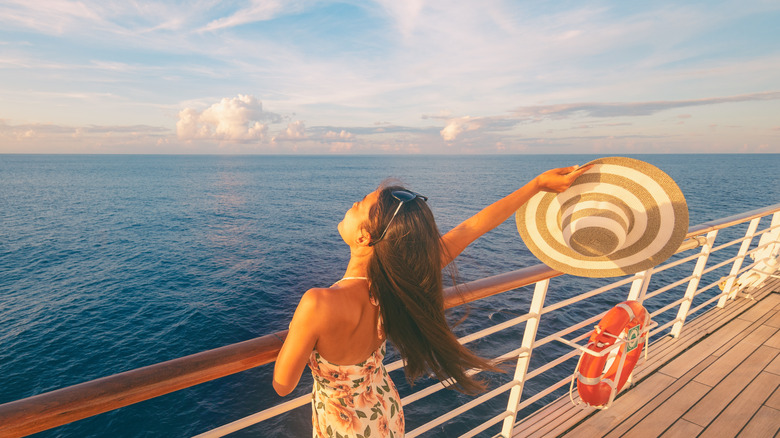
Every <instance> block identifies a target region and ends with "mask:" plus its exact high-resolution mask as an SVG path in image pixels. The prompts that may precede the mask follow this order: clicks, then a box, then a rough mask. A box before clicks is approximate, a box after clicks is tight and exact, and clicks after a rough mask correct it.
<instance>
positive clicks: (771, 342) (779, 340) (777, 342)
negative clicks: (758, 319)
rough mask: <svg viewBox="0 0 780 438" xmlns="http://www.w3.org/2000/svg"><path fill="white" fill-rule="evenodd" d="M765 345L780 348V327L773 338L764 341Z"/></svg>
mask: <svg viewBox="0 0 780 438" xmlns="http://www.w3.org/2000/svg"><path fill="white" fill-rule="evenodd" d="M764 345H766V346H767V347H772V348H778V349H780V329H778V331H776V332H775V334H774V335H772V337H771V338H769V339H767V340H766V342H764Z"/></svg>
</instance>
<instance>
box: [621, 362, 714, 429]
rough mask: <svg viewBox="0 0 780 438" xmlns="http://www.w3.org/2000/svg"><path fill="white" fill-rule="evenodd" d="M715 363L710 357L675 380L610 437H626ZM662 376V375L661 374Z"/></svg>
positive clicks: (680, 413)
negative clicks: (637, 425) (630, 430)
mask: <svg viewBox="0 0 780 438" xmlns="http://www.w3.org/2000/svg"><path fill="white" fill-rule="evenodd" d="M713 361H715V357H714V356H709V357H707V358H706V359H704V360H703V361H702V362H701V363H699V364H698V365H696V366H695V367H694V368H693V369H692V370H690V371H688V372H687V373H686V374H684V375H683V376H682V377H680V378H679V379H677V380H675V381H674V382H672V384H670V385H669V386H668V387H667V388H666V389H664V390H663V392H661V393H660V394H658V396H656V397H653V399H652V400H650V401H649V402H647V403H644V404H643V405H642V406H641V408H640V409H638V410H637V411H636V413H635V414H634V415H633V417H632V418H633V420H632V421H624V422H623V423H621V424H620V425H619V426H617V427H615V428H614V429H613V430H612V431H610V433H609V436H610V437H620V436H624V435H625V434H626V432H628V430H629V429H631V428H632V427H634V425H636V423H637V422H639V421H641V420H642V419H643V418H645V417H646V416H648V415H650V414H652V413H653V411H655V410H656V409H658V407H659V406H661V405H662V404H664V403H666V402H667V401H668V400H669V399H671V398H672V397H674V396H675V394H676V393H677V392H679V391H680V390H681V389H683V388H685V386H686V385H687V384H688V383H689V382H691V381H692V380H693V378H694V377H696V375H698V374H699V373H700V372H701V371H702V370H703V369H705V368H707V366H709V365H710V364H711V363H712V362H713ZM659 374H660V373H659ZM642 384H644V382H642V383H641V384H640V386H637V391H639V390H640V388H641V385H642ZM684 412H685V411H681V412H678V413H677V414H676V416H677V417H678V418H679V417H680V416H682V414H683V413H684Z"/></svg>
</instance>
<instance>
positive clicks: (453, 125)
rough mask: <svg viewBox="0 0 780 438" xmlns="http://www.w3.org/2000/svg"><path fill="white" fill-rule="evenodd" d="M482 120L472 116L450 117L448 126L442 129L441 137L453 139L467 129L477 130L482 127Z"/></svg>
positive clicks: (446, 139) (448, 139)
mask: <svg viewBox="0 0 780 438" xmlns="http://www.w3.org/2000/svg"><path fill="white" fill-rule="evenodd" d="M482 125H483V124H482V120H481V119H478V118H472V117H469V116H466V117H459V118H457V119H449V120H448V121H447V126H445V127H444V129H442V130H441V132H440V134H441V138H443V139H444V140H445V141H453V140H455V139H456V138H457V137H458V136H459V135H460V134H462V133H464V132H467V131H476V130H478V129H480V128H482Z"/></svg>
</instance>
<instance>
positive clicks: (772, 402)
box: [764, 389, 780, 411]
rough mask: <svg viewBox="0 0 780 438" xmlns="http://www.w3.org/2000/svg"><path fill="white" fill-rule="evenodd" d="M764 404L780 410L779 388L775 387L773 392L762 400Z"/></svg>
mask: <svg viewBox="0 0 780 438" xmlns="http://www.w3.org/2000/svg"><path fill="white" fill-rule="evenodd" d="M764 405H766V406H769V407H770V408H773V409H777V410H778V411H780V389H775V392H774V393H773V394H772V395H771V396H770V397H769V398H768V399H767V400H766V402H764Z"/></svg>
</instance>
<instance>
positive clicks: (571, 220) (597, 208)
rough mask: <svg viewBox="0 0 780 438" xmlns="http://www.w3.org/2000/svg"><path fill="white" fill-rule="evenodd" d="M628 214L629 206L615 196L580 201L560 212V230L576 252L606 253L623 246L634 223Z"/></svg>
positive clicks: (603, 254)
mask: <svg viewBox="0 0 780 438" xmlns="http://www.w3.org/2000/svg"><path fill="white" fill-rule="evenodd" d="M627 212H628V214H627ZM630 214H631V210H630V208H628V207H627V206H626V205H625V204H624V203H622V202H621V201H620V200H619V199H616V198H611V199H610V198H606V197H605V198H604V199H601V200H598V199H588V200H582V201H581V202H577V203H574V204H573V205H571V206H570V207H569V208H567V209H566V210H565V211H564V212H563V213H562V216H561V233H562V236H563V239H564V241H565V242H566V244H567V245H568V246H569V247H570V248H571V249H573V250H574V251H577V252H578V253H579V254H581V255H583V256H586V257H600V256H606V255H609V254H612V253H614V252H616V251H618V250H620V249H622V248H623V247H624V246H625V244H626V238H627V236H628V233H629V231H631V225H632V224H633V222H634V221H633V216H631V217H629V215H630Z"/></svg>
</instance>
